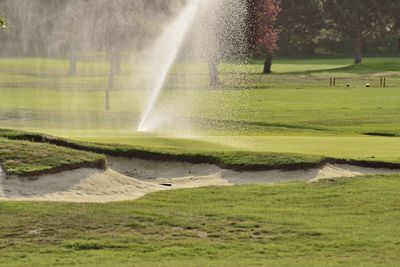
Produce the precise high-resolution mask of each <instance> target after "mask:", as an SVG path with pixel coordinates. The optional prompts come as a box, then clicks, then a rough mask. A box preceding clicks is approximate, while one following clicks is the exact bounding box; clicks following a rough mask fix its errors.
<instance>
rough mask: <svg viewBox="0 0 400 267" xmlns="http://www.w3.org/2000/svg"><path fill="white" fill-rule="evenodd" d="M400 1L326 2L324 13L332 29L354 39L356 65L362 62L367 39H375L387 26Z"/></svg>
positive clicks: (342, 0)
mask: <svg viewBox="0 0 400 267" xmlns="http://www.w3.org/2000/svg"><path fill="white" fill-rule="evenodd" d="M398 2H399V1H398V0H326V1H325V4H324V12H325V14H326V17H327V19H328V23H329V25H330V27H331V28H334V29H335V30H337V31H338V32H340V33H341V34H343V36H348V37H351V38H352V39H353V51H354V63H355V64H360V63H361V62H362V47H363V42H364V40H365V39H366V38H369V37H373V35H375V34H377V32H379V30H380V29H381V27H382V25H385V26H387V18H388V14H387V13H386V12H385V10H391V9H392V8H395V7H396V5H398Z"/></svg>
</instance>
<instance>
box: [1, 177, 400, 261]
mask: <svg viewBox="0 0 400 267" xmlns="http://www.w3.org/2000/svg"><path fill="white" fill-rule="evenodd" d="M399 190H400V177H399V176H395V175H394V176H376V177H367V178H357V179H339V180H330V181H324V182H319V183H314V184H304V183H294V184H284V185H276V186H237V187H230V188H205V189H191V190H178V191H168V192H159V193H155V194H151V195H149V196H147V197H144V198H142V199H140V200H138V201H135V202H122V203H109V204H62V203H29V204H28V203H19V202H4V203H1V205H0V253H1V255H2V256H1V257H0V265H1V266H27V265H30V266H32V265H36V266H65V265H67V266H72V265H75V266H326V265H328V266H398V265H399V264H400V262H399V258H398V255H399V253H400V246H399V245H400V243H399V241H400V229H399V224H398V221H399V220H400V206H399V203H400V195H399V194H398V192H399Z"/></svg>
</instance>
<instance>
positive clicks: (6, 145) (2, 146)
mask: <svg viewBox="0 0 400 267" xmlns="http://www.w3.org/2000/svg"><path fill="white" fill-rule="evenodd" d="M0 164H1V166H2V168H3V170H4V171H5V172H6V174H8V175H22V176H31V175H39V174H45V173H53V172H59V171H64V170H70V169H76V168H83V167H87V168H105V165H106V162H105V157H104V156H103V155H99V154H94V153H91V152H85V151H79V150H75V149H70V148H66V147H60V146H56V145H52V144H48V143H33V142H29V141H15V140H9V139H5V138H0Z"/></svg>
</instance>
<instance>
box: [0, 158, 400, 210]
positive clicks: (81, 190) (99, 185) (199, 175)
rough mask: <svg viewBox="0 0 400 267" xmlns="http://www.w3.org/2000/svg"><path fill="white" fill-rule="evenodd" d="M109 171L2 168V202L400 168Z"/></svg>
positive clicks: (125, 196)
mask: <svg viewBox="0 0 400 267" xmlns="http://www.w3.org/2000/svg"><path fill="white" fill-rule="evenodd" d="M108 163H109V169H107V170H105V171H103V170H97V169H77V170H73V171H65V172H62V173H58V174H48V175H42V176H39V177H30V178H21V177H6V176H5V174H4V172H3V171H2V170H1V168H0V200H30V201H62V202H112V201H123V200H134V199H137V198H140V197H142V196H144V195H146V194H148V193H152V192H156V191H161V190H170V189H180V188H195V187H205V186H229V185H243V184H276V183H285V182H292V181H318V180H320V179H329V178H337V177H354V176H360V175H374V174H394V173H400V170H390V169H373V168H364V167H357V166H350V165H331V164H327V165H325V166H324V167H323V168H319V169H309V170H298V171H281V170H273V171H257V172H236V171H231V170H226V169H221V168H219V167H218V166H215V165H210V164H192V163H183V162H164V161H152V160H141V159H127V158H115V157H109V158H108Z"/></svg>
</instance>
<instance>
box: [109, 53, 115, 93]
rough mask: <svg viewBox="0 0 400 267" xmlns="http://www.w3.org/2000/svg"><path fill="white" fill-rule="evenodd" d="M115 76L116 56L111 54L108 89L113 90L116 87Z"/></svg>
mask: <svg viewBox="0 0 400 267" xmlns="http://www.w3.org/2000/svg"><path fill="white" fill-rule="evenodd" d="M114 74H115V56H114V53H110V70H109V72H108V89H109V90H112V89H113V87H114Z"/></svg>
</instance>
